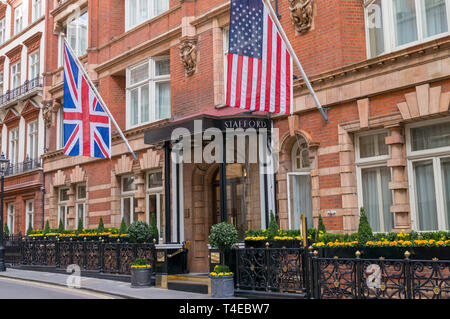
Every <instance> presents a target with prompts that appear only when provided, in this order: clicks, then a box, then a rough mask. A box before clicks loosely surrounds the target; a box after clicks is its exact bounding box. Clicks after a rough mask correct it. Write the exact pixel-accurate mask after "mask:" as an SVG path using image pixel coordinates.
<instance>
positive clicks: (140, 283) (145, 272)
mask: <svg viewBox="0 0 450 319" xmlns="http://www.w3.org/2000/svg"><path fill="white" fill-rule="evenodd" d="M151 285H152V272H151V266H150V265H149V264H148V262H147V260H146V259H144V258H136V259H135V260H134V263H133V265H132V266H131V287H132V288H143V287H150V286H151Z"/></svg>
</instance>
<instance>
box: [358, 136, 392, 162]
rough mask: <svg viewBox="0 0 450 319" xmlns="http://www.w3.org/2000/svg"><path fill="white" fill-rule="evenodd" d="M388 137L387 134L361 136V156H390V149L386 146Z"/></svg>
mask: <svg viewBox="0 0 450 319" xmlns="http://www.w3.org/2000/svg"><path fill="white" fill-rule="evenodd" d="M386 136H387V133H381V134H376V135H367V136H361V137H360V138H359V149H360V151H359V152H360V154H359V156H360V157H361V158H367V157H374V156H383V155H388V154H389V149H388V146H387V145H386Z"/></svg>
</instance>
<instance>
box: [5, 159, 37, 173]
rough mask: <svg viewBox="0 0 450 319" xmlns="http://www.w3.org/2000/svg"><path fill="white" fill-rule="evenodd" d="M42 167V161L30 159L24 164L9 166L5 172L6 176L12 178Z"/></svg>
mask: <svg viewBox="0 0 450 319" xmlns="http://www.w3.org/2000/svg"><path fill="white" fill-rule="evenodd" d="M41 167H42V163H41V160H40V159H30V158H27V159H26V160H25V161H24V162H22V163H17V164H9V165H8V168H7V169H6V172H5V176H11V175H15V174H21V173H25V172H28V171H31V170H34V169H37V168H41Z"/></svg>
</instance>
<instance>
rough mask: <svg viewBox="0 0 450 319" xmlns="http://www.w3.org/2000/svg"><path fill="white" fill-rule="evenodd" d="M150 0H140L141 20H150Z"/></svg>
mask: <svg viewBox="0 0 450 319" xmlns="http://www.w3.org/2000/svg"><path fill="white" fill-rule="evenodd" d="M148 3H149V1H148V0H140V1H139V22H143V21H145V20H148V18H149V16H148Z"/></svg>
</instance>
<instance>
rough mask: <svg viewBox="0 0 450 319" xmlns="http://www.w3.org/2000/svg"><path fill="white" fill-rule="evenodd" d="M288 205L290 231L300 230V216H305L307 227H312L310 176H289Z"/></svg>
mask: <svg viewBox="0 0 450 319" xmlns="http://www.w3.org/2000/svg"><path fill="white" fill-rule="evenodd" d="M289 205H290V211H291V227H292V229H300V215H301V214H304V215H305V216H306V221H307V224H308V227H313V218H312V197H311V176H310V175H289Z"/></svg>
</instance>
